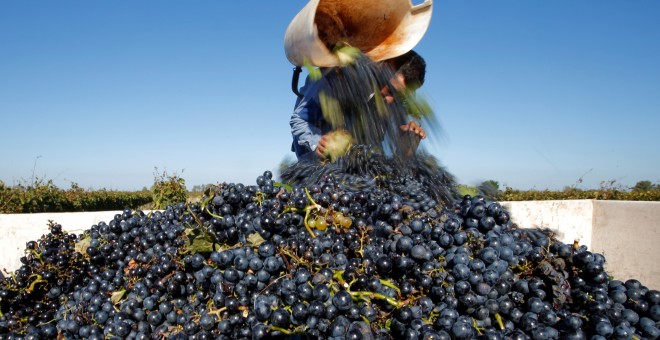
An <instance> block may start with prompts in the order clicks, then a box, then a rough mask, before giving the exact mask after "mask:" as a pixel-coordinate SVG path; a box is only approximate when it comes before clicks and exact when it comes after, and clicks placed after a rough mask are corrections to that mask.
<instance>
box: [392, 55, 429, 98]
mask: <svg viewBox="0 0 660 340" xmlns="http://www.w3.org/2000/svg"><path fill="white" fill-rule="evenodd" d="M387 64H389V65H390V66H391V67H392V69H394V70H395V72H396V73H397V74H400V75H401V76H403V79H404V81H405V85H406V86H407V87H408V88H411V89H417V88H419V87H421V86H422V85H423V84H424V77H425V75H426V61H424V58H422V56H420V55H419V54H417V52H415V51H412V50H411V51H409V52H407V53H405V54H403V55H400V56H398V57H395V58H392V59H390V60H388V61H387Z"/></svg>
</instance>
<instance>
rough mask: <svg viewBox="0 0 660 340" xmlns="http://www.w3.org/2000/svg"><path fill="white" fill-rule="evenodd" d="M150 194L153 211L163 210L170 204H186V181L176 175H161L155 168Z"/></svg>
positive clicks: (165, 173)
mask: <svg viewBox="0 0 660 340" xmlns="http://www.w3.org/2000/svg"><path fill="white" fill-rule="evenodd" d="M151 194H152V200H153V205H154V206H153V208H154V209H163V208H165V207H166V206H168V205H170V204H176V203H180V202H186V201H187V199H188V191H187V190H186V180H185V179H183V178H181V176H179V175H178V174H176V173H174V174H173V175H168V174H167V171H165V172H163V173H162V174H161V173H159V172H158V168H156V169H155V172H154V184H153V185H152V186H151Z"/></svg>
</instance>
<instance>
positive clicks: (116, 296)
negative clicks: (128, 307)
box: [110, 289, 126, 305]
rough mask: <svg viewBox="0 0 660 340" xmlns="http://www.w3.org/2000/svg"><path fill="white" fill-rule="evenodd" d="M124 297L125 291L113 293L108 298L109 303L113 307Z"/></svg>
mask: <svg viewBox="0 0 660 340" xmlns="http://www.w3.org/2000/svg"><path fill="white" fill-rule="evenodd" d="M124 295H126V289H122V290H118V291H116V292H113V293H112V295H111V296H110V301H111V302H112V304H114V305H118V304H119V303H120V302H121V299H122V298H123V297H124Z"/></svg>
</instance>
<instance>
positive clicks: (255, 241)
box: [247, 233, 266, 246]
mask: <svg viewBox="0 0 660 340" xmlns="http://www.w3.org/2000/svg"><path fill="white" fill-rule="evenodd" d="M247 241H248V242H250V243H251V244H252V245H254V246H258V245H260V244H262V243H264V241H266V240H264V238H263V237H261V234H259V233H252V234H250V236H248V237H247Z"/></svg>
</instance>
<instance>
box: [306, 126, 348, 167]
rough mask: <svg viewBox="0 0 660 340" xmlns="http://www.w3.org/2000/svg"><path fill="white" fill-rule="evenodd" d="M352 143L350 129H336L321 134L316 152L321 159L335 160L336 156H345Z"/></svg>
mask: <svg viewBox="0 0 660 340" xmlns="http://www.w3.org/2000/svg"><path fill="white" fill-rule="evenodd" d="M352 144H353V138H352V137H351V135H350V133H349V132H348V131H346V130H335V131H332V132H328V133H326V134H325V135H323V136H321V139H320V140H319V143H318V144H317V145H316V151H315V153H316V156H317V157H318V158H319V159H321V160H325V159H330V160H332V161H334V160H335V159H336V158H338V157H341V156H343V155H344V154H345V153H346V152H347V151H348V148H350V146H351V145H352Z"/></svg>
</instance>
